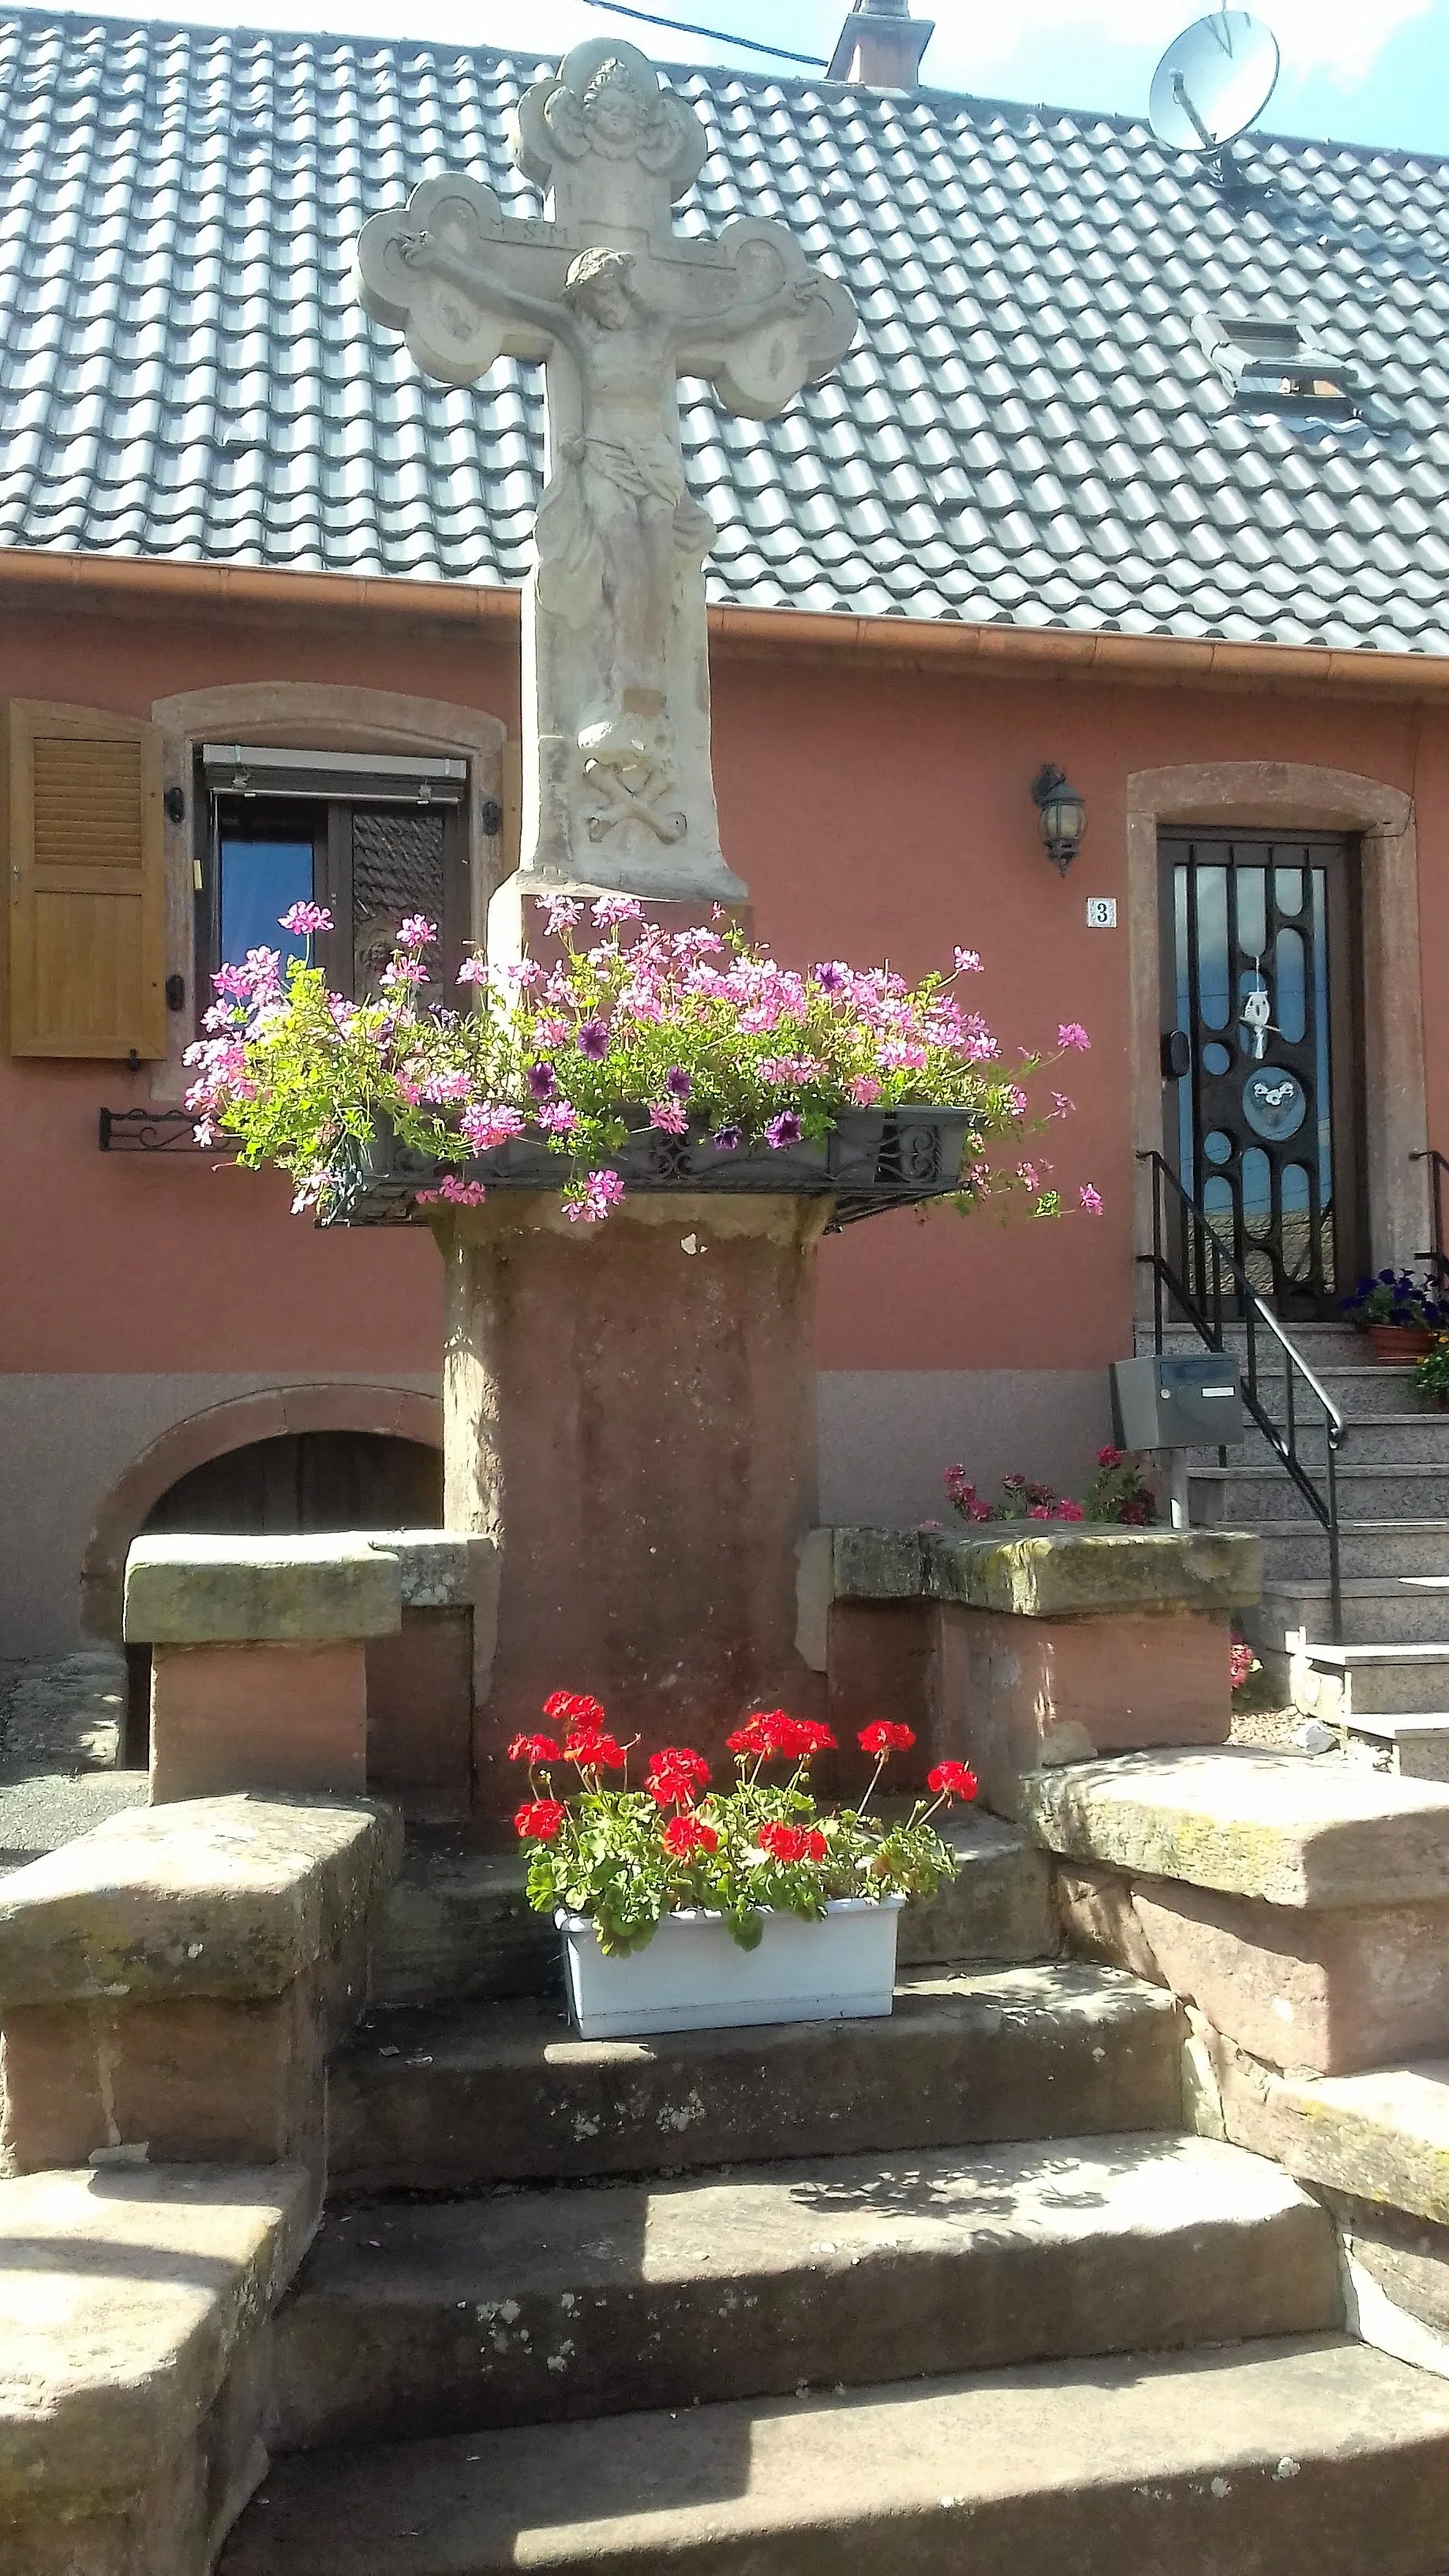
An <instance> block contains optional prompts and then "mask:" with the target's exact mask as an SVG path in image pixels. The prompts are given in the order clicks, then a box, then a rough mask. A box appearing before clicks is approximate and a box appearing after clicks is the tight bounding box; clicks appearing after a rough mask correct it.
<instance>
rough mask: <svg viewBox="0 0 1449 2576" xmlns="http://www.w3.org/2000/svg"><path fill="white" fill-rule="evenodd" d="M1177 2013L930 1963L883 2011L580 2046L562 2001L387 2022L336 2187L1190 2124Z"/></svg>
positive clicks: (348, 2104) (460, 2187) (1102, 1991)
mask: <svg viewBox="0 0 1449 2576" xmlns="http://www.w3.org/2000/svg"><path fill="white" fill-rule="evenodd" d="M1178 2043H1179V2031H1178V2024H1177V2015H1176V2008H1175V2006H1174V2005H1173V2003H1172V2000H1171V1998H1170V1997H1169V1996H1168V1995H1166V1994H1164V1993H1163V1992H1161V1991H1160V1990H1159V1989H1158V1988H1156V1987H1153V1986H1147V1985H1142V1984H1139V1983H1138V1982H1137V1981H1136V1980H1135V1979H1134V1978H1131V1977H1125V1976H1121V1975H1118V1974H1116V1973H1114V1972H1112V1971H1110V1970H1107V1971H1104V1970H1101V1969H1096V1968H1089V1967H1085V1966H1081V1965H1077V1964H1069V1965H1067V1964H1064V1965H1057V1966H1038V1967H1016V1968H983V1969H977V1970H972V1971H966V1972H959V1973H955V1974H939V1973H938V1974H932V1973H931V1972H930V1971H927V1970H918V1971H915V1972H912V1973H911V1974H909V1975H907V1976H906V1977H904V1978H903V1979H902V1980H901V1983H900V1985H899V1986H898V1988H897V1994H896V2006H895V2010H894V2012H893V2013H892V2014H891V2016H890V2018H889V2019H888V2020H885V2021H857V2022H816V2023H808V2024H782V2025H780V2026H778V2027H776V2028H774V2029H764V2030H758V2029H756V2030H717V2031H687V2032H679V2033H671V2034H670V2035H668V2036H666V2037H661V2038H656V2039H652V2040H650V2041H648V2042H644V2041H639V2040H580V2039H575V2038H572V2037H571V2036H570V2034H569V2031H568V2028H567V2026H566V2024H565V2023H564V2021H563V2019H562V2017H561V2014H560V2013H559V2012H558V2011H557V2010H553V2009H550V2007H549V2006H548V2005H546V2004H544V2003H537V2002H535V2003H528V2002H518V2003H511V2004H480V2005H476V2006H471V2007H462V2008H459V2009H457V2010H455V2011H452V2012H422V2011H417V2012H396V2013H386V2014H380V2015H378V2016H377V2017H376V2019H375V2020H374V2021H373V2022H372V2023H371V2025H370V2026H369V2027H368V2028H367V2029H365V2030H362V2031H359V2032H358V2034H357V2036H356V2038H355V2040H354V2041H353V2042H352V2044H351V2045H350V2046H348V2047H347V2048H345V2049H344V2050H342V2052H341V2053H340V2055H339V2056H338V2057H337V2058H336V2059H335V2061H334V2064H333V2069H332V2077H331V2085H330V2094H329V2108H328V2117H329V2185H330V2188H331V2190H332V2192H333V2194H334V2196H339V2197H348V2196H351V2197H356V2196H358V2195H361V2194H376V2193H380V2192H388V2191H409V2190H411V2191H427V2192H468V2191H477V2190H481V2189H485V2188H486V2187H487V2186H489V2185H490V2184H494V2183H502V2182H544V2181H561V2180H586V2179H589V2178H591V2177H594V2176H602V2175H608V2174H645V2173H658V2172H660V2171H662V2170H674V2171H681V2172H682V2171H686V2170H698V2169H699V2168H700V2167H702V2166H707V2165H725V2164H741V2163H750V2164H762V2163H773V2162H774V2161H775V2160H776V2159H777V2158H780V2157H784V2156H818V2155H852V2154H867V2153H874V2154H878V2155H892V2154H897V2153H899V2152H901V2151H902V2150H903V2149H907V2148H912V2147H920V2148H926V2147H954V2146H967V2145H990V2144H994V2143H997V2142H998V2141H1001V2140H1005V2139H1017V2138H1021V2139H1024V2138H1044V2137H1083V2136H1095V2135H1098V2134H1100V2133H1101V2132H1103V2131H1106V2130H1119V2129H1120V2130H1133V2129H1153V2130H1155V2129H1173V2128H1176V2127H1177V2125H1178V2118H1179V2068H1178Z"/></svg>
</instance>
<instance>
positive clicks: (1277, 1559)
mask: <svg viewBox="0 0 1449 2576" xmlns="http://www.w3.org/2000/svg"><path fill="white" fill-rule="evenodd" d="M1253 1526H1254V1528H1255V1529H1256V1530H1257V1533H1258V1537H1259V1539H1260V1540H1261V1542H1262V1548H1263V1580H1264V1582H1265V1583H1268V1584H1283V1583H1292V1582H1295V1581H1297V1579H1298V1578H1299V1577H1300V1576H1304V1575H1307V1576H1310V1577H1321V1578H1324V1579H1326V1577H1327V1574H1328V1533H1327V1531H1326V1530H1325V1529H1323V1528H1321V1527H1320V1526H1319V1524H1318V1522H1316V1521H1307V1520H1291V1521H1287V1520H1268V1519H1264V1520H1260V1521H1256V1522H1254V1524H1253ZM1339 1553H1340V1559H1341V1564H1342V1570H1343V1575H1344V1578H1345V1580H1346V1581H1348V1580H1353V1581H1362V1582H1387V1581H1389V1580H1391V1579H1393V1580H1399V1579H1407V1578H1409V1577H1411V1576H1414V1575H1422V1576H1426V1577H1432V1576H1438V1575H1449V1520H1417V1519H1416V1520H1408V1519H1405V1520H1384V1521H1376V1520H1368V1521H1365V1520H1360V1519H1358V1518H1357V1517H1347V1518H1345V1519H1343V1520H1341V1521H1340V1523H1339Z"/></svg>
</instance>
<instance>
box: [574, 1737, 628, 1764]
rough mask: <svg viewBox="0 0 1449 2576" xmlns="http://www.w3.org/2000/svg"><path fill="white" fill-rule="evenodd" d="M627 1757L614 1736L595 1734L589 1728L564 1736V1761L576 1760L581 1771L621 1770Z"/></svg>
mask: <svg viewBox="0 0 1449 2576" xmlns="http://www.w3.org/2000/svg"><path fill="white" fill-rule="evenodd" d="M628 1759H629V1757H628V1755H627V1753H626V1752H625V1750H624V1747H623V1745H622V1744H620V1743H619V1742H618V1741H617V1740H616V1738H615V1737H614V1736H612V1735H599V1734H596V1733H595V1732H594V1731H593V1730H592V1729H591V1728H585V1729H581V1730H580V1731H579V1733H577V1734H574V1733H572V1732H571V1733H570V1734H568V1735H566V1736H565V1738H564V1760H565V1762H576V1763H577V1764H578V1767H579V1769H580V1770H581V1771H622V1770H623V1768H624V1765H625V1763H626V1762H627V1761H628Z"/></svg>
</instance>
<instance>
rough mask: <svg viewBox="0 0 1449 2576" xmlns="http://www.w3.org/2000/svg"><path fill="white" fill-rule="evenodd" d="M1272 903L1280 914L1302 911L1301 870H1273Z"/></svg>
mask: <svg viewBox="0 0 1449 2576" xmlns="http://www.w3.org/2000/svg"><path fill="white" fill-rule="evenodd" d="M1273 901H1274V902H1275V903H1276V905H1277V907H1278V910H1279V911H1280V912H1301V911H1302V910H1303V870H1302V869H1301V868H1275V869H1274V871H1273Z"/></svg>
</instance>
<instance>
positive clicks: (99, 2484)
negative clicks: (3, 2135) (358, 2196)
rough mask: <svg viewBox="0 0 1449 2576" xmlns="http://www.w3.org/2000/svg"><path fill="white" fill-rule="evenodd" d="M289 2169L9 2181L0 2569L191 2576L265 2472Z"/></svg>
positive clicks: (290, 2255) (0, 2310)
mask: <svg viewBox="0 0 1449 2576" xmlns="http://www.w3.org/2000/svg"><path fill="white" fill-rule="evenodd" d="M311 2219H312V2191H311V2184H310V2180H309V2177H308V2176H307V2174H306V2173H305V2172H304V2171H302V2170H301V2169H300V2168H299V2167H297V2166H292V2165H285V2164H283V2165H278V2164H273V2165H271V2166H269V2167H267V2168H265V2169H262V2170H258V2169H256V2168H253V2169H251V2170H243V2171H233V2170H229V2169H227V2168H226V2167H224V2166H213V2167H210V2168H208V2169H207V2170H205V2171H198V2170H197V2169H196V2168H194V2167H191V2168H188V2167H184V2166H182V2167H171V2168H169V2169H168V2168H166V2167H156V2168H149V2169H146V2170H142V2171H130V2170H105V2171H101V2172H96V2173H88V2172H85V2171H81V2172H63V2173H56V2172H47V2173H36V2174H32V2175H29V2176H27V2177H25V2178H24V2179H21V2180H16V2181H10V2182H6V2183H3V2184H0V2239H3V2241H4V2245H5V2262H4V2264H3V2266H0V2564H3V2565H4V2567H5V2568H6V2569H7V2571H14V2576H200V2571H201V2570H203V2569H204V2568H206V2567H208V2566H209V2565H210V2564H211V2561H212V2558H213V2555H214V2553H215V2550H216V2547H217V2545H218V2544H219V2542H220V2540H221V2539H222V2537H223V2536H224V2534H225V2532H226V2530H227V2529H228V2528H229V2526H230V2524H231V2522H232V2521H233V2520H234V2519H235V2517H236V2515H237V2513H238V2512H239V2511H240V2509H241V2507H242V2505H243V2504H244V2503H245V2502H246V2500H247V2498H248V2496H249V2495H250V2493H251V2491H252V2489H253V2487H254V2486H255V2485H256V2483H257V2481H258V2479H259V2478H260V2476H261V2475H262V2474H263V2472H264V2471H265V2468H266V2452H265V2449H264V2447H263V2438H262V2437H263V2433H264V2429H265V2424H266V2418H267V2413H268V2410H269V2403H270V2379H271V2372H270V2351H269V2327H268V2319H269V2317H270V2313H271V2311H272V2309H273V2307H274V2306H275V2304H276V2301H277V2300H278V2298H279V2297H280V2296H281V2293H282V2292H283V2290H284V2289H285V2288H286V2287H287V2285H288V2283H289V2282H290V2280H291V2278H292V2275H293V2273H294V2272H295V2270H296V2267H297V2264H298V2262H299V2260H300V2258H301V2255H302V2253H303V2251H304V2249H305V2246H306V2243H307V2238H308V2235H309V2232H310V2227H311Z"/></svg>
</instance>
